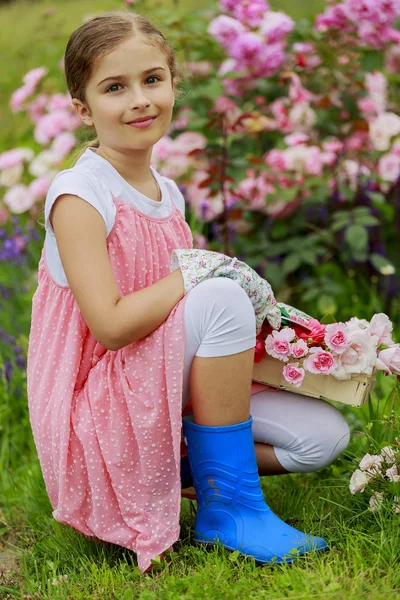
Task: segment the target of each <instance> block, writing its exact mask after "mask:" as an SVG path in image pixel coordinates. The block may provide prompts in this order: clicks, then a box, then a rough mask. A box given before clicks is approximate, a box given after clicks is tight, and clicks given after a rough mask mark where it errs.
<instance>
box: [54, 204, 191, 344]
mask: <svg viewBox="0 0 400 600" xmlns="http://www.w3.org/2000/svg"><path fill="white" fill-rule="evenodd" d="M50 219H51V224H52V226H53V229H54V233H55V236H56V241H57V247H58V251H59V253H60V258H61V262H62V265H63V268H64V272H65V275H66V278H67V280H68V284H69V286H70V288H71V291H72V294H73V296H74V298H75V300H76V302H77V304H78V306H79V309H80V311H81V313H82V316H83V318H84V320H85V321H86V323H87V325H88V327H89V329H90V331H91V332H92V334H93V336H94V337H95V338H96V340H97V341H98V342H99V343H100V344H101V345H102V346H104V347H105V348H108V349H109V350H119V349H120V348H122V347H123V346H126V345H128V344H130V343H132V342H134V341H136V340H138V339H141V338H143V337H145V336H146V335H148V334H149V333H151V332H152V331H154V330H155V329H157V327H159V326H160V325H161V324H162V323H163V322H164V321H165V320H166V319H167V317H168V315H169V313H170V312H171V310H172V309H173V308H174V306H175V305H176V304H177V303H178V302H179V301H180V300H181V299H182V298H183V296H184V285H183V278H182V275H181V270H180V269H177V270H176V271H174V272H173V273H171V274H170V275H168V276H167V277H164V278H163V279H161V280H159V281H157V282H156V283H155V284H153V285H151V286H149V287H147V288H144V289H142V290H139V291H137V292H133V293H131V294H128V295H127V296H123V297H121V294H120V291H119V288H118V284H117V282H116V280H115V277H114V273H113V270H112V267H111V262H110V259H109V256H108V251H107V243H106V227H105V222H104V219H103V218H102V217H101V215H100V213H99V212H98V211H97V210H96V209H95V208H94V207H93V206H92V205H91V204H89V203H88V202H86V201H85V200H83V199H82V198H79V197H78V196H73V195H70V194H63V195H61V196H59V197H58V198H57V200H56V201H55V202H54V204H53V207H52V210H51V215H50Z"/></svg>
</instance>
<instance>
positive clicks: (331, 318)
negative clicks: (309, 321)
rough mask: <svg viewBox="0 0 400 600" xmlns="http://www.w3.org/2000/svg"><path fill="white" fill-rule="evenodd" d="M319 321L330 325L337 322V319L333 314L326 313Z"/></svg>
mask: <svg viewBox="0 0 400 600" xmlns="http://www.w3.org/2000/svg"><path fill="white" fill-rule="evenodd" d="M319 322H320V323H322V325H330V324H331V323H336V319H335V317H334V316H333V315H331V314H330V313H328V314H327V315H324V316H323V317H322V319H320V321H319Z"/></svg>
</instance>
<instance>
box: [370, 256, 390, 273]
mask: <svg viewBox="0 0 400 600" xmlns="http://www.w3.org/2000/svg"><path fill="white" fill-rule="evenodd" d="M369 260H370V262H371V264H372V266H373V267H374V268H375V269H376V270H377V271H379V272H380V273H382V274H383V275H385V274H386V273H385V269H388V268H389V270H392V269H393V273H394V272H395V268H394V266H393V265H392V263H391V262H390V261H389V260H388V259H387V258H386V257H385V256H382V255H381V254H375V253H373V254H371V255H370V257H369ZM387 274H388V275H390V273H387Z"/></svg>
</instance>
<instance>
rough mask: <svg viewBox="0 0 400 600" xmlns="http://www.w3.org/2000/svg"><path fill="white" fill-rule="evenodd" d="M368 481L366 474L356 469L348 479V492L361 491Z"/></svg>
mask: <svg viewBox="0 0 400 600" xmlns="http://www.w3.org/2000/svg"><path fill="white" fill-rule="evenodd" d="M367 483H368V476H367V474H366V473H364V472H363V471H360V470H359V469H356V470H355V471H354V473H353V475H352V476H351V479H350V485H349V488H350V492H351V493H352V494H355V493H356V492H363V491H364V490H365V486H366V485H367Z"/></svg>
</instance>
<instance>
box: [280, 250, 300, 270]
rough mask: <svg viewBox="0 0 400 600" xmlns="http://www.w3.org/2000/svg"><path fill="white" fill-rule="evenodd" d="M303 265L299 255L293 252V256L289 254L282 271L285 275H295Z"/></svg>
mask: <svg viewBox="0 0 400 600" xmlns="http://www.w3.org/2000/svg"><path fill="white" fill-rule="evenodd" d="M300 265H301V259H300V256H299V254H298V253H295V252H293V253H292V254H288V255H287V256H286V258H285V260H284V261H283V265H282V270H283V272H284V274H285V275H288V274H289V273H293V271H296V270H297V269H298V268H299V266H300Z"/></svg>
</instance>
